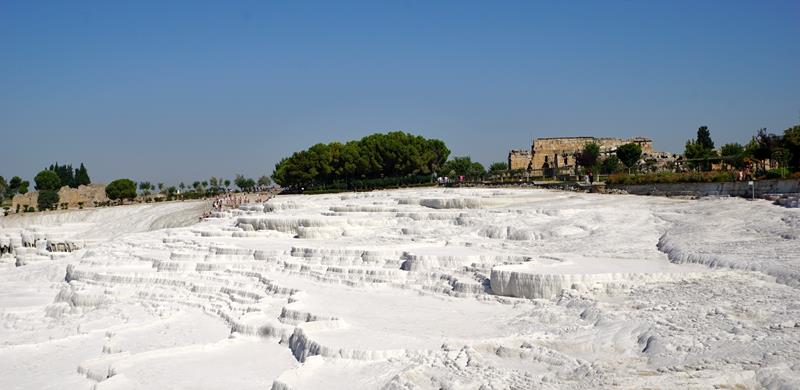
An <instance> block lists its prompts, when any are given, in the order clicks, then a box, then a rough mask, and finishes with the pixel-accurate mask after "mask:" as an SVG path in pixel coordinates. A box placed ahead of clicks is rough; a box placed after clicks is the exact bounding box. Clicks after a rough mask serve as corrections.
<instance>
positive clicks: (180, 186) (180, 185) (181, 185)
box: [178, 182, 186, 192]
mask: <svg viewBox="0 0 800 390" xmlns="http://www.w3.org/2000/svg"><path fill="white" fill-rule="evenodd" d="M178 188H180V189H181V192H183V190H184V189H186V184H184V183H183V182H181V184H178Z"/></svg>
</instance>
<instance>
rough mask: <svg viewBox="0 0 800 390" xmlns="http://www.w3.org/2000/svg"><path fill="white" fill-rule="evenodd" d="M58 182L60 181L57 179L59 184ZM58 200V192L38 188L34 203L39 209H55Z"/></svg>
mask: <svg viewBox="0 0 800 390" xmlns="http://www.w3.org/2000/svg"><path fill="white" fill-rule="evenodd" d="M48 172H52V171H48ZM53 173H55V172H53ZM60 183H61V182H60V181H59V184H60ZM58 200H59V197H58V192H56V191H54V190H39V197H38V198H37V202H36V203H37V207H38V208H39V211H45V210H55V209H56V208H57V207H58Z"/></svg>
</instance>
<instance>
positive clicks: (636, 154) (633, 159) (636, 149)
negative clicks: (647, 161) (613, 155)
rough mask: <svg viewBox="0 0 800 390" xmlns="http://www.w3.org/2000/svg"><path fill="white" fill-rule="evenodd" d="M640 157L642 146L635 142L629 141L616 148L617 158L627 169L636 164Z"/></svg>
mask: <svg viewBox="0 0 800 390" xmlns="http://www.w3.org/2000/svg"><path fill="white" fill-rule="evenodd" d="M641 157H642V147H641V146H639V144H637V143H634V142H631V143H629V144H625V145H622V146H620V147H618V148H617V158H619V161H621V162H622V164H624V165H625V167H626V168H628V171H630V169H631V168H633V167H635V166H636V163H638V162H639V159H640V158H641Z"/></svg>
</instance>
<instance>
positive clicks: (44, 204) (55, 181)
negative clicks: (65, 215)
mask: <svg viewBox="0 0 800 390" xmlns="http://www.w3.org/2000/svg"><path fill="white" fill-rule="evenodd" d="M34 183H35V188H36V190H37V191H39V197H38V205H37V206H38V207H39V210H49V209H53V208H55V207H56V206H57V205H58V200H59V197H58V190H59V189H61V187H63V186H69V187H72V188H77V187H78V186H79V185H88V184H90V183H91V180H90V179H89V172H88V171H87V170H86V167H85V166H84V165H83V163H81V166H80V168H76V169H73V168H72V165H59V164H58V163H55V164H52V165H50V166H49V167H48V168H47V169H44V170H42V171H40V172H39V173H37V174H36V177H35V178H34ZM29 186H30V182H28V181H27V180H22V178H21V177H19V176H14V177H12V178H11V180H9V181H8V182H6V179H5V178H4V177H2V176H0V202H2V201H4V200H5V199H10V198H13V197H14V195H17V194H27V193H28V187H29Z"/></svg>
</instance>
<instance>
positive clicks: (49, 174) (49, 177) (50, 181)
mask: <svg viewBox="0 0 800 390" xmlns="http://www.w3.org/2000/svg"><path fill="white" fill-rule="evenodd" d="M33 181H34V182H35V183H36V190H37V191H58V189H59V188H61V179H60V178H59V177H58V174H57V173H56V172H55V171H52V170H48V169H45V170H43V171H41V172H39V173H38V174H36V177H34V178H33Z"/></svg>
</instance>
